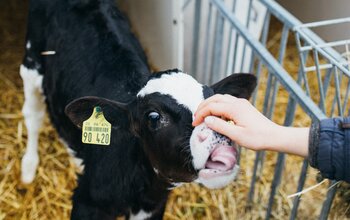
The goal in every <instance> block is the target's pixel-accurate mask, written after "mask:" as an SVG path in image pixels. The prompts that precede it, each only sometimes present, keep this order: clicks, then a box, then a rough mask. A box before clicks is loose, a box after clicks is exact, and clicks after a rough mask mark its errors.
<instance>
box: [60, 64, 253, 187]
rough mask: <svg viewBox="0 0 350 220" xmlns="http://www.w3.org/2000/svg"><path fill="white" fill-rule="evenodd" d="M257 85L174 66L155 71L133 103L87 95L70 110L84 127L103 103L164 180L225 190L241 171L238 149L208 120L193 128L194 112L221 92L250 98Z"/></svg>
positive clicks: (242, 76) (113, 121)
mask: <svg viewBox="0 0 350 220" xmlns="http://www.w3.org/2000/svg"><path fill="white" fill-rule="evenodd" d="M255 85H256V79H255V77H254V76H253V75H250V74H233V75H231V76H228V77H227V78H225V79H223V80H221V81H220V82H218V83H216V84H214V85H212V86H210V87H208V86H205V85H202V84H200V83H198V82H197V81H196V80H195V79H193V78H192V77H191V76H190V75H187V74H184V73H182V72H180V71H178V70H168V71H164V72H159V73H155V74H153V75H152V76H151V77H150V78H149V80H148V81H147V83H146V84H145V86H144V87H143V88H142V89H141V90H140V91H139V92H138V94H137V96H136V97H134V98H133V100H131V101H130V102H129V103H120V102H117V101H114V100H108V99H104V98H99V97H82V98H80V99H77V100H74V101H73V102H71V103H70V104H69V105H68V106H67V107H66V114H67V115H68V116H69V117H70V119H71V120H72V121H73V123H75V124H76V125H77V126H78V127H81V124H82V122H83V121H84V120H86V119H87V118H89V116H90V115H91V112H92V110H93V107H94V106H100V107H102V110H103V111H104V112H105V117H106V118H107V120H108V121H110V122H111V124H112V126H113V127H114V128H116V129H128V130H129V131H130V132H132V133H133V134H134V135H135V136H137V137H139V138H140V140H141V142H142V146H143V150H144V152H145V153H146V155H147V156H148V158H149V161H150V163H151V165H152V166H153V168H154V171H155V173H156V174H157V175H158V176H159V177H160V178H164V179H166V180H167V181H168V182H169V183H171V184H173V185H177V184H178V183H181V182H192V181H196V182H199V183H202V184H203V185H205V186H207V187H209V188H219V187H222V186H225V185H226V184H228V183H229V182H231V181H232V180H233V179H234V178H235V176H236V174H237V170H238V166H237V165H236V155H237V151H236V147H235V146H234V144H233V143H232V142H231V141H230V140H229V139H228V138H226V137H224V136H223V135H220V134H218V133H216V132H214V131H212V130H210V129H209V128H207V127H206V126H205V124H201V125H199V126H197V127H196V128H193V127H192V120H193V114H194V112H195V111H196V109H197V107H198V106H199V104H200V102H202V101H203V100H204V99H205V98H208V97H209V96H211V95H213V94H215V93H219V94H231V95H234V96H236V97H241V98H249V97H250V95H251V93H252V91H253V90H254V88H255ZM112 135H113V133H112ZM112 144H113V143H112Z"/></svg>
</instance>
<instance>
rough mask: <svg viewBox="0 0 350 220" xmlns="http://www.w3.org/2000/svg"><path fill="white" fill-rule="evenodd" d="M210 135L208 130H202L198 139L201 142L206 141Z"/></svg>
mask: <svg viewBox="0 0 350 220" xmlns="http://www.w3.org/2000/svg"><path fill="white" fill-rule="evenodd" d="M208 136H209V133H208V132H200V133H198V140H199V142H204V141H205V140H206V139H207V138H208Z"/></svg>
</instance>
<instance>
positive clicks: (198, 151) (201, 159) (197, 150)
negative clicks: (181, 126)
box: [190, 123, 239, 189]
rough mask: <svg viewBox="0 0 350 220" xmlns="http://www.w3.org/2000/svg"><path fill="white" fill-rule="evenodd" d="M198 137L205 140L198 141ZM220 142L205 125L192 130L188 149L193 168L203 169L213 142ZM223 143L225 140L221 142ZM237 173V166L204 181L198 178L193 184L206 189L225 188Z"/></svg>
mask: <svg viewBox="0 0 350 220" xmlns="http://www.w3.org/2000/svg"><path fill="white" fill-rule="evenodd" d="M199 133H202V134H203V133H204V134H203V135H199ZM199 136H205V137H206V139H205V140H200V138H199ZM217 141H221V140H218V139H217V137H216V136H215V133H214V131H213V130H211V129H209V128H208V127H207V126H206V125H205V123H202V124H200V125H198V126H197V127H195V128H194V130H193V132H192V135H191V138H190V147H191V155H192V158H193V159H192V163H193V166H194V168H196V169H202V168H204V167H205V164H206V162H207V160H208V157H209V155H210V153H211V152H212V150H213V148H214V145H215V144H213V142H217ZM223 141H225V140H223ZM238 171H239V166H238V165H235V166H234V168H233V170H232V171H231V172H229V173H227V174H225V175H222V176H219V177H216V178H210V179H204V178H201V177H199V178H198V179H197V180H195V182H197V183H201V184H203V185H204V186H206V187H207V188H210V189H218V188H222V187H224V186H226V185H227V184H229V183H230V182H232V181H233V180H234V179H235V178H236V176H237V174H238Z"/></svg>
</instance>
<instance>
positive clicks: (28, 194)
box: [0, 0, 349, 220]
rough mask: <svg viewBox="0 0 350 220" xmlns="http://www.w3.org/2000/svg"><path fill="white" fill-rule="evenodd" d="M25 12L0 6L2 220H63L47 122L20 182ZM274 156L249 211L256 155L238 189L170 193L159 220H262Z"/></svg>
mask: <svg viewBox="0 0 350 220" xmlns="http://www.w3.org/2000/svg"><path fill="white" fill-rule="evenodd" d="M27 7H28V0H7V1H6V0H0V103H1V104H0V107H1V108H0V220H2V219H68V218H69V214H70V210H71V201H70V197H71V195H72V190H73V189H74V187H75V186H76V182H75V181H76V177H75V172H76V171H77V169H76V168H75V167H74V165H73V161H72V160H71V159H70V158H69V156H68V154H67V152H66V150H65V148H64V147H63V145H62V144H61V143H60V142H59V141H58V137H57V134H56V132H55V130H54V129H53V128H52V126H51V125H50V122H49V120H48V119H47V118H46V119H45V123H44V128H43V129H42V132H41V134H40V140H39V141H40V147H39V155H40V165H39V168H38V171H37V177H36V179H35V180H34V182H33V183H32V184H30V185H23V184H21V182H20V159H21V157H22V155H23V153H24V150H25V143H26V138H27V135H26V129H25V126H24V121H23V117H22V114H21V106H22V104H23V89H22V82H21V79H20V77H19V74H18V70H19V65H20V63H21V60H22V56H23V49H24V39H25V29H26V28H25V23H26V14H27ZM275 40H276V41H277V40H278V38H276V39H275ZM270 45H273V42H270ZM293 62H294V61H293V60H291V61H290V63H289V64H287V65H286V66H287V68H289V66H290V68H293ZM293 71H295V70H293ZM281 102H283V100H282V101H281ZM308 123H309V122H306V124H308ZM275 156H276V155H275V154H270V153H268V154H267V161H266V162H265V165H264V166H265V169H264V172H263V174H262V175H261V176H260V179H259V181H258V185H257V188H256V189H257V190H256V197H255V198H257V199H256V200H255V201H254V203H253V206H252V209H250V210H248V209H245V205H246V203H245V201H246V199H247V193H248V190H249V184H250V178H251V168H249V169H248V168H247V167H251V165H252V163H253V160H254V157H255V154H254V153H252V152H250V151H243V155H242V158H241V159H242V172H241V175H240V177H239V178H238V180H237V181H236V182H234V183H232V184H230V185H229V186H228V187H226V188H224V189H221V190H212V191H209V190H207V189H205V188H203V187H200V186H198V185H194V184H185V185H184V186H182V187H180V188H178V189H176V190H174V191H173V193H172V195H171V197H170V199H169V201H168V205H167V209H166V214H165V219H262V218H264V217H265V216H264V215H265V210H266V204H267V203H266V201H267V199H268V195H269V190H270V182H271V179H272V173H273V169H274V165H275V158H276V157H275ZM300 162H301V159H300V158H295V157H288V158H287V162H286V163H287V166H286V171H285V173H284V180H283V182H282V186H281V187H280V189H279V191H278V193H277V196H276V200H275V204H276V205H275V209H274V211H273V216H272V218H273V219H286V218H287V217H288V213H289V212H290V210H291V206H292V200H291V199H288V198H287V197H286V196H287V195H289V194H292V193H294V192H295V189H296V186H295V182H296V180H297V179H298V178H299V173H298V172H295V170H299V169H300ZM296 167H297V168H296ZM315 176H316V172H315V171H311V172H310V174H309V177H310V178H309V180H308V182H307V186H310V185H313V184H315V183H316V181H315ZM326 190H327V184H323V186H321V187H320V188H318V189H317V190H314V191H312V192H309V193H307V194H305V195H303V197H302V202H301V206H300V208H299V214H298V217H299V218H300V219H315V218H316V217H317V215H318V213H319V211H320V208H321V205H322V202H323V199H324V195H325V192H326ZM339 201H340V200H339V199H337V200H336V201H335V203H334V205H333V208H332V212H331V218H332V219H345V218H346V215H345V214H346V213H347V212H348V210H349V207H348V205H346V204H343V203H341V202H339Z"/></svg>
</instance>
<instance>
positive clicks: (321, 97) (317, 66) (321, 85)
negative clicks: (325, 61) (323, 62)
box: [313, 50, 326, 112]
mask: <svg viewBox="0 0 350 220" xmlns="http://www.w3.org/2000/svg"><path fill="white" fill-rule="evenodd" d="M313 55H314V59H315V66H316V75H317V81H318V90H319V93H320V103H319V106H320V108H321V110H322V111H323V112H326V106H325V97H324V93H323V84H322V76H321V70H320V62H319V58H318V52H317V51H316V50H313Z"/></svg>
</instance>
